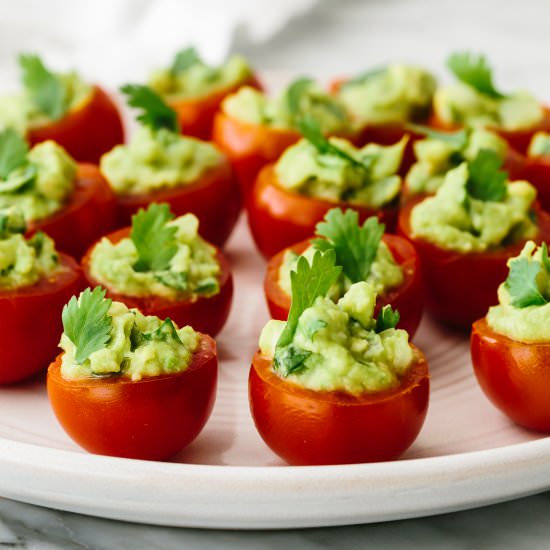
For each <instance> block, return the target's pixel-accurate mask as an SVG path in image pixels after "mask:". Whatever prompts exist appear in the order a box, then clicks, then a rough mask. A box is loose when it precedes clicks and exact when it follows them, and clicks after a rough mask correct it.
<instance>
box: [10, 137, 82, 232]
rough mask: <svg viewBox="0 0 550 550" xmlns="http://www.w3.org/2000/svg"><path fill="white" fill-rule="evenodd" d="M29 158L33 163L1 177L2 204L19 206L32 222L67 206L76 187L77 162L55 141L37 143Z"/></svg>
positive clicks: (26, 217)
mask: <svg viewBox="0 0 550 550" xmlns="http://www.w3.org/2000/svg"><path fill="white" fill-rule="evenodd" d="M27 160H28V162H29V165H27V166H24V167H21V168H17V169H15V170H13V171H12V172H11V173H10V174H9V176H8V177H7V178H6V179H5V180H3V181H2V180H0V208H7V207H10V206H16V207H17V208H19V209H21V210H22V211H23V214H24V216H25V220H26V221H27V222H30V221H35V220H42V219H44V218H47V217H48V216H51V215H52V214H55V213H56V212H57V211H59V210H61V209H62V208H63V206H64V205H65V203H66V202H67V200H68V199H69V197H70V196H71V194H72V193H73V191H74V186H75V176H76V170H77V164H76V162H75V161H74V160H73V159H72V158H71V157H70V156H69V155H68V154H67V152H66V151H65V149H63V147H61V146H60V145H57V143H55V142H53V141H44V142H42V143H39V144H38V145H35V146H34V147H33V148H32V149H31V150H30V152H29V153H28V154H27Z"/></svg>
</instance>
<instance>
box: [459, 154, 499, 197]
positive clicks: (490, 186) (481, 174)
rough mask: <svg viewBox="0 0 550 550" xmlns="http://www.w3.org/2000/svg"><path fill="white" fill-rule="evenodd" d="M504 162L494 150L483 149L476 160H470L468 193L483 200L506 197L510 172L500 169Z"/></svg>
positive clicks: (467, 183)
mask: <svg viewBox="0 0 550 550" xmlns="http://www.w3.org/2000/svg"><path fill="white" fill-rule="evenodd" d="M503 162H504V161H503V160H502V159H501V158H500V157H499V156H498V155H497V154H496V153H495V152H494V151H491V150H490V149H481V150H480V151H479V152H478V153H477V155H476V157H475V158H474V160H472V161H469V162H468V174H469V176H468V181H467V182H466V190H467V191H468V194H469V195H470V196H471V197H473V198H474V199H478V200H481V201H501V200H502V199H504V197H505V196H506V180H507V179H508V172H505V171H504V170H500V168H501V167H502V164H503Z"/></svg>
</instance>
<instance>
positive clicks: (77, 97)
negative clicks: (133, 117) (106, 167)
mask: <svg viewBox="0 0 550 550" xmlns="http://www.w3.org/2000/svg"><path fill="white" fill-rule="evenodd" d="M19 66H20V68H21V83H22V85H23V91H22V92H20V93H19V94H17V95H10V96H3V97H0V125H1V126H3V127H12V128H14V129H16V130H17V131H18V132H19V133H20V134H21V135H23V136H25V137H26V139H27V140H28V141H29V142H30V144H31V145H35V144H36V143H40V142H42V141H48V140H53V141H55V142H57V143H58V144H59V145H61V146H62V147H63V148H64V149H66V150H67V152H68V153H69V155H71V156H72V157H74V158H75V159H76V160H77V161H78V162H91V163H94V164H97V163H98V162H99V158H100V157H101V155H102V154H103V153H105V152H106V151H109V150H110V149H112V148H113V147H114V146H115V145H117V144H119V143H122V142H123V141H124V130H123V127H122V120H121V118H120V114H119V112H118V110H117V108H116V106H115V104H114V103H113V101H112V100H111V99H110V98H109V96H108V95H107V94H106V93H105V92H104V91H103V90H102V89H101V88H100V87H99V86H97V85H93V84H88V83H86V82H84V81H83V80H82V79H81V78H80V76H79V75H78V74H77V73H75V72H70V73H54V72H51V71H50V70H49V69H47V68H46V67H45V66H44V63H43V62H42V60H41V59H40V58H39V57H38V56H36V55H29V54H21V55H20V56H19Z"/></svg>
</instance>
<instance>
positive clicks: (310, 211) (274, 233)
mask: <svg viewBox="0 0 550 550" xmlns="http://www.w3.org/2000/svg"><path fill="white" fill-rule="evenodd" d="M300 128H301V131H302V134H303V136H304V139H302V140H300V141H299V142H298V143H297V144H296V145H293V146H292V147H289V148H288V149H287V150H286V151H285V152H284V154H283V155H282V156H281V158H280V159H279V160H278V161H277V162H276V163H275V164H270V165H268V166H266V167H264V168H263V169H262V171H261V172H260V173H259V175H258V178H257V180H256V183H255V185H254V187H253V189H252V191H251V193H250V194H249V196H248V197H247V210H248V222H249V225H250V229H251V231H252V236H253V237H254V241H255V242H256V245H257V246H258V249H259V250H260V252H261V253H262V254H263V255H264V256H265V257H266V258H269V257H271V256H273V254H275V253H276V252H279V251H280V250H282V249H283V248H285V247H287V246H290V245H292V244H294V243H296V242H297V241H300V240H303V239H306V238H308V237H311V236H312V235H313V234H314V232H315V226H316V225H317V223H318V222H320V221H321V220H322V219H323V217H324V216H325V214H326V213H327V212H328V211H329V210H330V209H331V208H334V207H340V208H342V209H344V208H352V209H353V210H356V211H357V212H358V213H359V219H360V221H361V222H363V221H364V220H366V219H367V218H368V217H369V216H372V215H376V216H377V217H378V218H379V219H380V221H382V222H384V223H385V224H386V227H387V228H388V230H389V231H392V230H393V229H394V228H395V225H396V220H397V212H398V203H399V197H400V193H401V177H400V176H399V175H398V174H397V172H398V170H399V166H400V165H401V160H402V158H403V150H404V148H405V145H406V143H407V138H406V137H405V138H403V139H402V140H401V141H399V142H397V143H396V144H394V145H390V146H387V147H385V146H382V145H376V144H374V143H370V144H368V145H366V146H364V147H363V148H361V149H358V148H356V147H354V146H353V145H352V144H351V143H350V142H349V141H346V140H344V139H340V138H329V139H326V138H325V137H324V136H323V134H322V132H321V130H320V128H319V126H318V124H317V123H316V122H315V121H314V120H313V119H309V118H306V119H303V120H302V122H301V123H300Z"/></svg>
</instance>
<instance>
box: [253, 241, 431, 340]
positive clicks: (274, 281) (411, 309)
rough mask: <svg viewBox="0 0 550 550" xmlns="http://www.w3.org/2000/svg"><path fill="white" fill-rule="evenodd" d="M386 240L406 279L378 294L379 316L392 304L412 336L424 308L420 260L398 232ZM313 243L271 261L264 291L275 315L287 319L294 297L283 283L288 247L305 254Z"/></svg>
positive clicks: (307, 242)
mask: <svg viewBox="0 0 550 550" xmlns="http://www.w3.org/2000/svg"><path fill="white" fill-rule="evenodd" d="M382 240H383V241H384V243H386V245H387V246H388V248H389V249H390V251H391V253H392V254H393V257H394V258H395V260H396V262H397V264H398V265H400V266H401V268H402V269H403V275H404V280H403V283H402V284H401V285H400V286H398V287H397V288H394V289H391V290H389V291H388V292H386V293H385V294H381V295H380V296H378V298H377V300H376V309H375V315H377V314H378V312H379V311H380V309H381V308H382V307H384V306H385V305H387V304H390V305H391V306H392V307H393V308H394V309H397V310H398V311H399V314H400V319H399V325H398V328H402V329H404V330H406V331H407V332H408V333H409V335H410V337H411V338H412V337H413V336H414V334H415V332H416V329H417V328H418V325H419V324H420V319H421V318H422V308H423V303H424V300H423V289H422V276H421V273H420V262H419V260H418V256H417V255H416V251H415V249H414V247H413V246H412V244H411V243H409V242H408V241H407V239H404V238H403V237H398V236H397V235H384V236H383V237H382ZM309 244H310V241H309V240H305V241H301V242H299V243H297V244H295V245H293V246H291V247H289V248H287V249H285V250H282V251H281V252H279V253H277V254H275V256H273V257H272V258H271V259H270V260H269V262H268V264H267V272H266V275H265V279H264V292H265V297H266V300H267V306H268V308H269V312H270V313H271V317H272V318H273V319H279V320H281V321H286V320H287V318H288V312H289V310H290V296H289V295H288V294H287V293H286V292H285V291H284V290H283V289H282V288H281V287H280V286H279V268H280V267H281V264H282V263H283V258H284V255H285V253H286V251H287V250H289V249H290V250H292V251H293V252H295V253H296V254H301V253H302V252H303V251H304V250H305V249H306V248H307V247H308V246H309Z"/></svg>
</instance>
